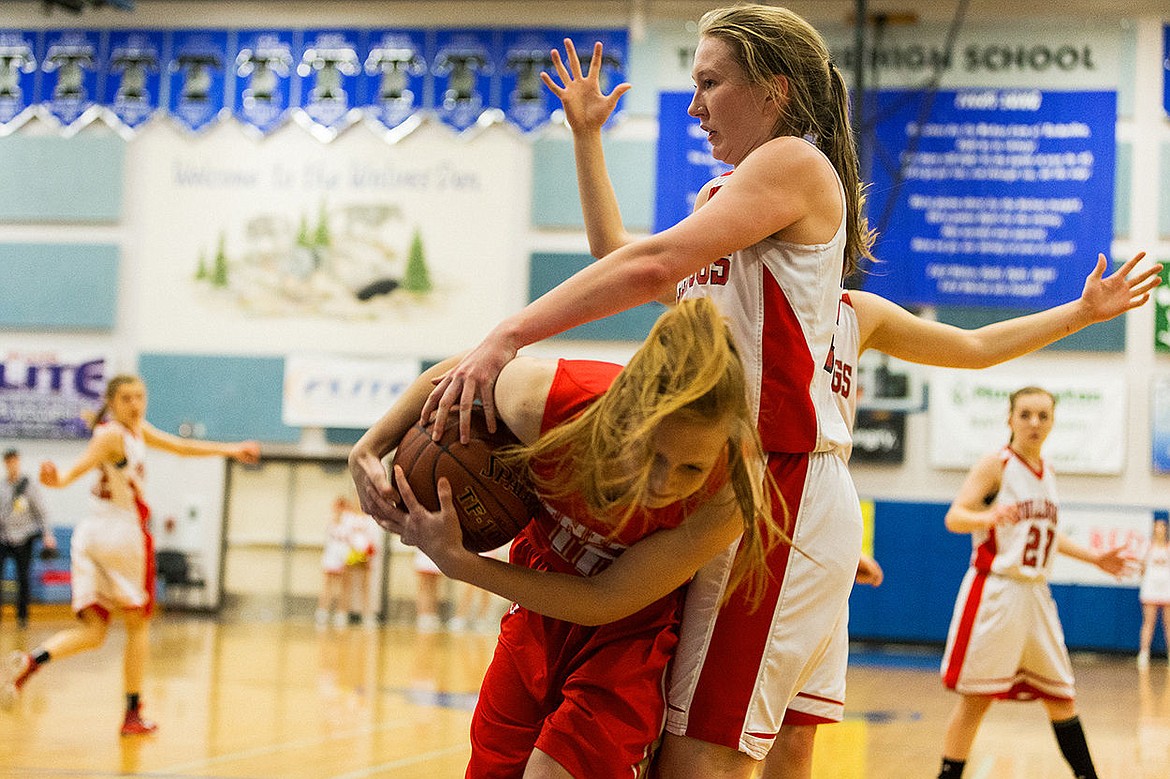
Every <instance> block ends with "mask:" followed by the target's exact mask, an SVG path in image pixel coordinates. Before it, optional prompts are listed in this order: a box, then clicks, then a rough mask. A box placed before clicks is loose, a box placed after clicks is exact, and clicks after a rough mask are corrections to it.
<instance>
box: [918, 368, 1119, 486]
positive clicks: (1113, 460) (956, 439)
mask: <svg viewBox="0 0 1170 779" xmlns="http://www.w3.org/2000/svg"><path fill="white" fill-rule="evenodd" d="M1029 385H1036V386H1040V387H1043V388H1044V389H1046V390H1048V391H1049V392H1051V393H1052V394H1053V395H1055V396H1056V399H1057V401H1056V425H1055V427H1054V428H1053V430H1052V434H1051V435H1050V436H1049V437H1048V442H1047V443H1046V444H1045V445H1044V457H1045V458H1046V459H1047V460H1048V461H1049V462H1051V463H1052V465H1053V467H1054V468H1055V470H1056V473H1057V474H1061V473H1084V474H1118V473H1121V468H1122V464H1123V460H1124V452H1125V419H1126V409H1125V399H1126V385H1125V379H1124V378H1123V377H1121V376H1120V375H1115V376H1105V375H1076V376H1067V375H1066V376H1055V375H1049V376H1044V377H1040V378H1038V377H1037V376H1036V375H1035V374H1034V373H1030V374H1018V373H998V372H989V371H954V370H936V371H932V372H931V374H930V462H931V465H932V466H933V467H935V468H942V469H966V468H970V467H971V466H972V465H974V464H975V462H976V460H978V459H979V458H980V457H982V456H983V455H985V454H987V453H988V452H991V451H994V450H996V449H998V448H999V447H1002V446H1004V445H1005V444H1007V442H1008V426H1007V419H1008V397H1009V396H1010V395H1011V393H1012V392H1015V391H1016V390H1017V389H1019V388H1021V387H1026V386H1029Z"/></svg>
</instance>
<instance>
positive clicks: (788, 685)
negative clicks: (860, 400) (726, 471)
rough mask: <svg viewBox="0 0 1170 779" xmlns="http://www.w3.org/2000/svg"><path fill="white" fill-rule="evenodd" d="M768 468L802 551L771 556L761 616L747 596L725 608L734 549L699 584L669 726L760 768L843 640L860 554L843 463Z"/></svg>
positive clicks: (776, 461)
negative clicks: (793, 707) (788, 713)
mask: <svg viewBox="0 0 1170 779" xmlns="http://www.w3.org/2000/svg"><path fill="white" fill-rule="evenodd" d="M768 468H769V470H770V471H771V472H772V475H773V477H775V479H776V482H777V484H778V485H779V487H780V491H781V493H782V494H783V496H784V500H785V502H786V503H787V505H788V509H789V512H790V523H791V524H790V535H791V536H792V539H793V542H794V545H795V549H793V548H792V547H789V546H786V545H785V546H780V547H778V548H777V549H775V550H773V551H772V554H771V555H770V557H769V567H770V569H771V571H772V575H773V580H772V581H771V582H770V583H769V585H768V587H767V591H766V593H765V595H764V598H763V600H762V602H761V603H760V604H759V606H758V607H757V608H755V609H754V610H753V609H752V607H751V604H750V603H748V602H747V600H746V597H745V595H744V593H743V591H742V589H741V590H739V591H737V592H734V593H732V594H731V596H730V598H729V599H728V602H727V603H726V604H725V605H724V606H723V607H722V608H720V606H719V604H720V603H721V601H722V596H723V590H724V587H725V585H726V582H727V577H728V571H729V568H730V563H731V559H732V554H733V551H734V550H733V549H729V550H728V551H726V552H724V553H723V554H722V555H720V556H719V557H718V558H716V559H715V560H713V561H712V562H711V563H709V564H708V565H706V566H704V568H703V569H702V570H700V571H699V573H698V574H697V575H696V576H695V579H694V580H693V581H692V582H691V583H690V585H689V586H688V590H687V601H686V609H685V611H684V616H683V623H682V631H681V639H680V643H679V648H678V651H677V653H676V655H675V661H674V667H673V670H672V676H671V684H670V693H669V697H668V704H669V705H668V711H667V724H666V729H667V731H668V732H670V733H673V734H675V735H679V736H686V737H688V738H696V739H699V740H702V741H707V742H710V743H713V744H720V745H722V746H726V747H729V748H731V749H737V750H739V751H741V752H744V753H746V754H748V755H750V756H751V757H753V758H755V759H757V760H762V759H763V758H764V757H765V756H766V755H767V753H768V750H769V749H771V747H772V744H773V743H774V742H775V739H776V733H777V732H778V731H779V729H780V726H781V723H782V722H783V721H784V713H785V710H786V709H787V707H788V705H789V703H790V701H792V699H793V698H794V697H795V696H796V694H797V693H798V692H800V691H801V690H802V689H803V688H804V686H805V685H806V683H808V681H809V679H810V677H811V676H812V674H813V671H814V669H816V667H817V666H818V664H819V663H820V662H821V661H822V660H823V659H824V658H825V655H826V652H827V651H828V650H829V647H830V646H831V645H832V644H833V640H834V637H836V636H839V635H843V633H841V631H842V630H843V628H844V627H845V624H846V619H847V617H846V614H847V608H848V602H849V592H850V589H851V588H852V586H853V579H854V576H855V575H856V573H857V560H858V557H859V556H860V554H861V509H860V505H859V503H858V500H857V493H856V491H855V490H854V488H853V480H852V479H851V478H850V476H849V473H848V470H847V468H846V465H845V462H844V461H843V460H842V459H841V458H839V457H837V456H835V455H832V454H813V455H804V454H801V455H787V454H777V453H772V454H771V455H769V458H768ZM777 516H778V517H779V516H782V515H781V514H779V513H778V514H777ZM845 651H846V652H847V651H848V646H847V643H846V645H845ZM842 680H843V676H842ZM837 700H838V701H841V700H843V693H842V695H841V696H840V697H839V698H837Z"/></svg>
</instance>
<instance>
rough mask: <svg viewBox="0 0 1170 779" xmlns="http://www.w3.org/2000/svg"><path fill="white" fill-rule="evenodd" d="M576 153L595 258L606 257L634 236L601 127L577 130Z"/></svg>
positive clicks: (575, 138) (587, 227)
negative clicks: (608, 161)
mask: <svg viewBox="0 0 1170 779" xmlns="http://www.w3.org/2000/svg"><path fill="white" fill-rule="evenodd" d="M573 155H574V158H575V160H576V163H577V192H578V195H579V197H580V200H581V213H582V215H583V216H584V218H585V233H586V235H587V236H588V238H589V251H590V253H592V254H593V256H594V257H604V256H605V255H607V254H610V253H611V252H613V251H615V250H617V249H620V248H621V247H622V246H625V245H626V244H627V243H629V241H630V237H629V235H628V234H627V233H626V231H625V227H624V225H623V223H622V215H621V210H620V209H619V208H618V202H617V195H616V194H615V193H614V189H613V182H612V181H611V180H610V177H609V170H608V168H607V167H606V164H605V148H604V146H603V145H602V142H601V132H600V130H588V131H582V132H575V133H574V134H573Z"/></svg>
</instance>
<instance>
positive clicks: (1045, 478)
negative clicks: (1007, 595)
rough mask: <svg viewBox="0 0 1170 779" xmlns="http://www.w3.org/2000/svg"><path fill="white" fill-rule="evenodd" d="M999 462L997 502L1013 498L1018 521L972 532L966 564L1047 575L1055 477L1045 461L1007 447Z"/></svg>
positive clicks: (1018, 575)
mask: <svg viewBox="0 0 1170 779" xmlns="http://www.w3.org/2000/svg"><path fill="white" fill-rule="evenodd" d="M1000 462H1001V463H1002V464H1003V476H1002V477H1001V481H1000V486H999V494H997V495H996V496H995V503H996V504H997V505H1004V504H1015V506H1016V510H1017V511H1018V512H1019V521H1018V522H1016V523H1015V524H1011V525H1007V524H1000V525H996V526H995V527H993V528H991V529H990V530H983V531H976V532H974V533H972V534H971V545H972V547H973V550H972V553H971V565H972V566H973V567H974V568H976V569H977V570H980V571H989V572H991V573H996V574H1001V575H1003V576H1010V577H1012V578H1014V579H1028V580H1040V579H1047V578H1048V574H1049V573H1050V572H1051V571H1052V561H1053V559H1055V557H1056V524H1057V498H1056V479H1055V477H1054V476H1053V474H1052V468H1051V467H1050V466H1049V464H1048V462H1047V461H1041V465H1040V469H1039V470H1034V469H1033V468H1032V466H1031V465H1029V464H1028V463H1027V462H1025V461H1024V460H1023V458H1021V457H1020V456H1019V455H1018V454H1016V453H1015V452H1014V451H1013V450H1012V449H1011V447H1004V449H1003V451H1002V452H1000Z"/></svg>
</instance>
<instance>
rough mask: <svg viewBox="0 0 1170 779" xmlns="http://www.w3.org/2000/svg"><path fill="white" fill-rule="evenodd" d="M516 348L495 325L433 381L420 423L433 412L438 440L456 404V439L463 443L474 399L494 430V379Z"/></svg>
mask: <svg viewBox="0 0 1170 779" xmlns="http://www.w3.org/2000/svg"><path fill="white" fill-rule="evenodd" d="M516 351H517V347H516V346H514V345H513V344H512V342H511V341H510V340H509V339H508V338H507V336H506V335H504V334H503V333H501V332H500V331H499V328H497V329H496V330H493V331H492V332H491V333H489V334H488V336H487V338H485V339H484V340H483V341H482V342H481V343H480V345H479V346H477V347H475V349H473V350H472V351H470V352H468V354H467V355H465V356H464V357H463V359H462V360H460V361H459V364H458V365H456V366H455V367H454V368H452V369H451V370H450V371H448V372H447V373H446V374H444V375H443V377H442V378H440V379H439V380H438V381H436V382H435V388H434V389H433V390H431V394H430V396H428V397H427V401H426V403H424V404H423V408H422V413H421V414H420V415H419V422H420V423H422V424H426V423H427V422H428V421H429V420H430V419H431V415H432V414H433V415H434V427H433V428H432V430H431V438H433V439H434V440H436V441H438V440H439V438H441V437H442V435H443V430H445V429H446V426H447V416H448V414H450V412H451V409H452V408H453V407H455V408H457V409H458V411H459V440H460V441H461V442H462V443H465V444H466V443H467V442H468V441H469V440H470V439H471V408H472V406H473V405H475V401H476V400H477V399H478V400H479V401H480V402H482V403H483V415H484V421H485V422H486V423H487V429H488V431H489V432H492V433H494V432H496V401H495V387H496V379H497V378H498V377H499V375H500V371H502V370H503V369H504V366H505V365H507V364H508V363H509V362H511V361H512V358H513V357H515V356H516Z"/></svg>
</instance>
